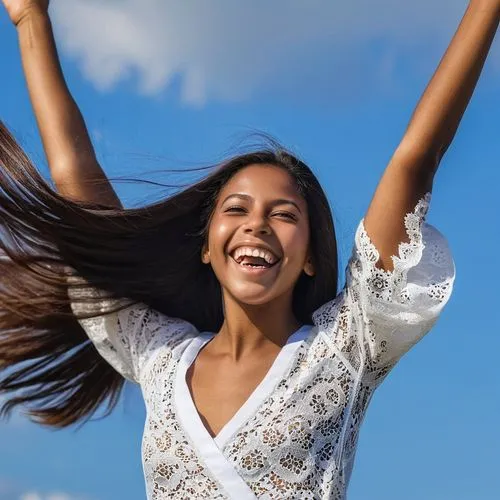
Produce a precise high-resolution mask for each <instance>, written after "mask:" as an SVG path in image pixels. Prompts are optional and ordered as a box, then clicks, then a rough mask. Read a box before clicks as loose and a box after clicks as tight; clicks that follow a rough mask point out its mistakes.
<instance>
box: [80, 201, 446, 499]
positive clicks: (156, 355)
mask: <svg viewBox="0 0 500 500" xmlns="http://www.w3.org/2000/svg"><path fill="white" fill-rule="evenodd" d="M429 199H430V198H429V196H427V197H426V198H425V199H423V200H422V201H421V202H420V203H419V204H418V206H417V207H416V209H415V211H414V212H413V213H412V214H408V216H407V217H406V219H405V222H406V228H407V232H408V236H409V243H403V244H401V245H400V252H399V255H398V256H397V257H394V258H393V260H394V264H395V269H394V271H393V272H385V271H383V270H380V269H378V268H377V267H376V265H375V264H376V262H377V261H378V253H377V250H376V249H375V247H374V246H373V244H372V243H371V241H370V239H369V238H368V235H367V234H366V231H365V229H364V224H363V221H362V222H361V223H360V225H359V228H358V230H357V232H356V238H355V247H354V251H353V255H352V257H351V260H350V261H349V266H348V270H347V281H346V286H345V288H344V289H343V290H342V292H341V293H340V294H339V295H338V296H337V297H336V298H335V299H334V300H332V301H331V302H329V303H328V304H325V305H324V306H323V307H321V308H320V309H319V310H318V311H316V313H315V314H314V318H313V319H314V326H313V327H311V328H310V329H302V330H301V331H299V332H297V334H296V336H294V337H293V338H291V339H290V340H289V343H288V344H287V345H286V346H285V347H284V348H283V351H282V353H284V354H281V353H280V356H278V358H277V360H276V362H275V364H274V365H273V367H272V368H271V370H270V372H269V373H268V375H267V376H266V377H265V379H264V381H263V383H262V384H261V385H260V386H259V387H258V388H257V389H256V391H255V392H254V393H253V394H252V396H251V397H250V399H249V401H247V403H246V404H245V405H244V407H243V408H242V410H241V411H239V412H238V413H237V415H236V416H235V417H234V419H232V420H231V421H230V422H229V423H228V425H227V426H226V427H225V428H224V429H223V430H222V431H221V433H220V435H219V436H217V437H216V438H215V439H212V438H211V437H210V435H209V434H208V432H207V431H206V430H205V429H204V428H203V426H202V424H201V421H200V419H199V416H198V415H197V414H196V410H195V407H194V404H193V402H192V399H191V396H190V394H189V390H188V389H187V385H186V381H185V373H186V370H187V369H188V367H189V365H190V364H191V363H192V362H193V361H194V359H195V358H196V355H197V353H198V352H199V350H200V349H201V347H202V346H203V344H204V342H207V341H208V340H209V339H210V338H211V335H210V334H209V335H207V334H203V335H202V334H200V333H199V332H198V331H197V330H196V329H195V328H194V327H193V326H192V325H190V324H189V323H187V322H185V321H182V320H174V319H171V318H167V317H165V316H163V315H161V314H159V313H158V312H155V311H152V310H151V309H149V308H148V307H146V306H132V307H130V308H128V309H125V310H123V311H121V312H120V313H114V314H111V315H107V316H101V317H97V318H93V319H86V320H81V324H82V326H83V327H84V328H85V330H86V332H87V334H88V335H89V337H90V338H91V339H92V341H93V342H94V343H95V345H96V347H97V349H98V350H99V352H100V353H101V355H102V356H103V357H105V358H106V359H107V360H108V362H109V363H110V364H111V365H112V366H114V367H115V369H116V370H118V371H119V372H120V373H121V374H122V375H124V376H125V377H127V378H129V379H131V380H134V381H136V382H137V383H139V384H140V386H141V388H142V392H143V395H144V399H145V402H146V407H147V418H146V423H145V430H144V437H143V464H144V472H145V478H146V488H147V494H148V498H149V499H150V500H160V499H161V500H163V499H185V498H190V499H202V498H206V499H230V498H236V499H240V498H241V499H247V498H248V499H249V498H259V499H269V500H271V499H279V500H283V499H291V498H294V499H297V498H300V499H339V500H340V499H343V498H345V494H346V488H347V484H348V481H349V477H350V474H351V470H352V465H353V460H354V454H355V449H356V443H357V439H358V434H359V428H360V425H361V423H362V421H363V417H364V415H365V412H366V408H367V406H368V403H369V401H370V399H371V396H372V394H373V391H374V390H375V388H376V387H377V386H378V385H379V384H380V382H381V381H382V380H383V378H384V377H385V376H386V374H387V373H388V372H389V370H390V369H391V368H392V367H393V366H394V365H395V363H396V362H397V361H398V360H399V359H400V358H401V356H402V355H403V354H404V353H405V352H406V351H407V350H408V349H410V348H411V347H412V346H413V345H414V344H415V343H416V342H418V340H420V339H421V338H422V336H423V335H424V334H425V333H426V332H428V331H429V329H430V328H431V327H432V326H433V324H434V323H435V321H436V319H437V317H438V316H439V313H440V312H441V310H442V308H443V307H444V305H445V303H446V302H447V300H448V298H449V297H450V294H451V290H452V285H453V280H454V271H455V270H454V265H453V261H452V259H451V256H450V252H449V249H448V246H447V244H446V241H445V239H444V238H443V237H442V236H441V234H440V233H439V232H437V231H436V230H435V229H434V228H432V227H431V226H429V225H426V224H425V223H424V219H425V215H426V212H427V208H428V204H429ZM74 309H75V312H80V311H79V306H77V305H76V304H75V305H74Z"/></svg>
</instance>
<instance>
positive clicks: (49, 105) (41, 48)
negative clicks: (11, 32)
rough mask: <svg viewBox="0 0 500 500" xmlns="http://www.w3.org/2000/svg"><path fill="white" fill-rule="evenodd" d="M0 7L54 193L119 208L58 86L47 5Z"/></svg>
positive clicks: (38, 0)
mask: <svg viewBox="0 0 500 500" xmlns="http://www.w3.org/2000/svg"><path fill="white" fill-rule="evenodd" d="M2 1H3V3H4V5H5V7H6V8H7V12H8V13H9V15H10V17H11V20H12V22H13V23H14V25H15V26H16V28H17V32H18V37H19V46H20V50H21V58H22V63H23V68H24V74H25V77H26V82H27V86H28V91H29V95H30V99H31V103H32V105H33V109H34V112H35V116H36V120H37V123H38V128H39V130H40V135H41V138H42V142H43V147H44V150H45V154H46V156H47V161H48V164H49V169H50V173H51V176H52V179H53V181H54V183H55V185H56V188H57V190H58V191H59V192H60V193H61V194H62V195H63V196H66V197H68V198H71V199H74V200H79V201H87V202H91V203H92V202H94V203H98V204H100V205H108V206H110V207H116V208H121V203H120V200H119V199H118V196H117V195H116V193H115V191H114V189H113V187H112V186H111V183H110V182H109V180H108V179H107V177H106V175H105V173H104V171H103V170H102V168H101V166H100V165H99V163H98V161H97V158H96V155H95V151H94V148H93V146H92V143H91V140H90V137H89V134H88V131H87V127H86V125H85V121H84V119H83V117H82V115H81V113H80V110H79V109H78V106H77V104H76V103H75V101H74V99H73V97H72V96H71V93H70V92H69V90H68V87H67V85H66V82H65V80H64V76H63V73H62V69H61V66H60V63H59V58H58V55H57V49H56V45H55V41H54V36H53V32H52V26H51V22H50V18H49V15H48V4H49V2H48V0H2Z"/></svg>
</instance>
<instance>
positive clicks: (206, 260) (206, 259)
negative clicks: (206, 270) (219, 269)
mask: <svg viewBox="0 0 500 500" xmlns="http://www.w3.org/2000/svg"><path fill="white" fill-rule="evenodd" d="M201 261H202V262H203V264H210V251H209V250H208V246H207V245H206V244H205V245H203V248H202V249H201Z"/></svg>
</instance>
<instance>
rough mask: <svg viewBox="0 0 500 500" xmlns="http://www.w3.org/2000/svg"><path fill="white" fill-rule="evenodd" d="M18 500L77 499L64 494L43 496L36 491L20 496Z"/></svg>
mask: <svg viewBox="0 0 500 500" xmlns="http://www.w3.org/2000/svg"><path fill="white" fill-rule="evenodd" d="M19 500H77V497H73V496H70V495H68V494H66V493H49V494H47V495H43V494H41V493H38V492H36V491H30V492H27V493H24V494H22V495H21V496H20V497H19Z"/></svg>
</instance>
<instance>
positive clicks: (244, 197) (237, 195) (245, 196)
mask: <svg viewBox="0 0 500 500" xmlns="http://www.w3.org/2000/svg"><path fill="white" fill-rule="evenodd" d="M231 198H240V199H242V200H246V201H252V200H253V198H252V197H251V196H250V195H248V194H243V193H234V194H230V195H229V196H227V197H226V198H224V201H223V202H222V204H224V203H226V201H227V200H229V199H231ZM271 205H272V206H273V207H275V206H277V205H293V206H294V207H295V208H296V209H297V210H298V211H299V212H300V213H302V210H301V209H300V207H299V205H298V204H297V203H296V202H295V201H293V200H289V199H287V198H278V199H277V200H273V201H272V202H271Z"/></svg>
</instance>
